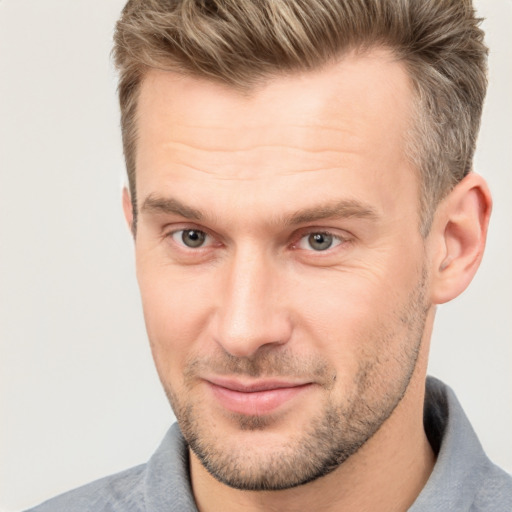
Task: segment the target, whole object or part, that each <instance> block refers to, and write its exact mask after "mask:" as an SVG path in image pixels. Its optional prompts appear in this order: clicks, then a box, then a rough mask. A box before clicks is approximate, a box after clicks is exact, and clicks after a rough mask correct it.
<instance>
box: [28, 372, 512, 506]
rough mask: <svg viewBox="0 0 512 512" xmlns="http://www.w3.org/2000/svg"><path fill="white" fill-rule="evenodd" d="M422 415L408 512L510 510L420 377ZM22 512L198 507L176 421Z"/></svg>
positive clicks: (448, 396) (438, 392)
mask: <svg viewBox="0 0 512 512" xmlns="http://www.w3.org/2000/svg"><path fill="white" fill-rule="evenodd" d="M424 418H425V419H424V423H425V432H426V433H427V437H428V439H429V442H430V444H431V446H432V448H433V450H434V452H435V453H436V454H437V461H436V464H435V466H434V470H433V471H432V474H431V475H430V478H429V480H428V482H427V484H426V485H425V487H424V488H423V490H422V492H421V493H420V494H419V496H418V497H417V499H416V501H415V502H414V503H413V505H412V506H411V507H410V508H409V512H437V511H439V512H441V511H442V512H484V511H485V512H512V477H511V476H510V475H508V474H507V473H505V472H504V471H503V470H501V469H500V468H498V467H497V466H495V465H494V464H493V463H492V462H491V461H490V460H489V459H488V458H487V456H486V455H485V453H484V451H483V449H482V446H481V445H480V442H479V441H478V438H477V436H476V434H475V432H474V430H473V428H472V427H471V425H470V423H469V421H468V419H467V417H466V415H465V414H464V411H463V410H462V407H461V406H460V404H459V402H458V400H457V398H456V397H455V394H454V393H453V391H452V390H451V389H450V388H449V387H447V386H446V385H444V384H443V383H442V382H440V381H438V380H436V379H433V378H428V379H427V392H426V397H425V415H424ZM27 512H197V508H196V505H195V502H194V497H193V495H192V489H191V486H190V479H189V470H188V448H187V445H186V443H185V441H184V439H183V436H182V435H181V432H180V430H179V428H178V425H177V424H174V425H173V426H172V427H171V428H170V429H169V431H168V432H167V434H166V436H165V438H164V440H163V441H162V443H161V445H160V447H159V448H158V449H157V451H156V452H155V454H154V455H153V456H152V457H151V459H150V460H149V461H148V462H147V464H142V465H140V466H136V467H134V468H132V469H128V470H126V471H123V472H122V473H118V474H116V475H112V476H108V477H106V478H102V479H101V480H98V481H96V482H93V483H90V484H88V485H85V486H83V487H80V488H78V489H76V490H73V491H70V492H67V493H65V494H62V495H61V496H58V497H56V498H53V499H51V500H49V501H47V502H45V503H43V504H42V505H39V506H38V507H35V508H33V509H31V510H30V511H27Z"/></svg>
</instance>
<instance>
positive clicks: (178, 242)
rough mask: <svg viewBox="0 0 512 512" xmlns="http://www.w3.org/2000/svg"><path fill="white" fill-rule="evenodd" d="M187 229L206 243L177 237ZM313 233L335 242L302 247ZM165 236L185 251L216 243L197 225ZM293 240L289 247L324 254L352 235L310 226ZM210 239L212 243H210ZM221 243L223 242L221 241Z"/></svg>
mask: <svg viewBox="0 0 512 512" xmlns="http://www.w3.org/2000/svg"><path fill="white" fill-rule="evenodd" d="M187 231H195V232H198V233H202V234H203V235H204V237H205V242H206V245H205V244H202V245H199V246H197V247H191V246H188V245H186V244H185V243H184V242H183V241H182V240H178V239H177V237H181V238H182V237H183V234H184V233H185V232H187ZM312 235H320V236H324V237H325V236H327V237H331V239H332V242H333V243H332V244H331V245H329V246H328V247H326V248H325V249H322V250H315V249H314V248H312V247H311V246H310V247H309V248H306V247H301V243H302V242H303V241H305V240H306V239H307V238H308V237H311V236H312ZM165 237H166V238H170V239H172V240H173V242H174V243H175V244H176V245H178V246H179V247H180V249H182V250H185V251H192V252H200V251H204V250H206V249H208V248H209V247H211V246H214V245H215V244H213V243H211V242H212V241H214V240H215V237H214V236H213V235H212V234H210V233H209V232H208V231H206V230H205V229H201V228H199V227H196V226H185V227H182V228H181V229H174V230H172V231H170V232H168V233H166V234H165ZM293 240H294V241H293V242H292V243H291V244H289V247H291V248H292V249H296V250H303V251H307V252H311V253H316V254H322V253H326V254H330V253H331V252H332V250H334V249H335V248H336V247H339V246H341V245H345V244H347V243H349V242H350V237H349V236H341V235H338V234H334V233H332V232H330V231H329V230H325V229H315V228H308V229H307V231H301V232H300V233H298V234H297V235H295V236H294V237H293ZM208 241H209V242H210V243H208ZM306 243H307V242H306ZM219 245H221V243H219Z"/></svg>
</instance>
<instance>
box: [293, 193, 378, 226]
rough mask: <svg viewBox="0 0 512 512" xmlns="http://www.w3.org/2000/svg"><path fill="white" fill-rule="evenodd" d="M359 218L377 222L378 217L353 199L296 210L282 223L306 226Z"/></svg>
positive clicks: (372, 209)
mask: <svg viewBox="0 0 512 512" xmlns="http://www.w3.org/2000/svg"><path fill="white" fill-rule="evenodd" d="M348 218H360V219H368V220H377V219H378V218H379V215H378V214H377V212H376V210H375V209H374V208H373V207H372V206H370V205H368V204H364V203H362V202H360V201H356V200H354V199H342V200H339V201H334V202H329V203H326V204H321V205H319V206H314V207H312V208H304V209H301V210H297V211H296V212H294V213H293V214H292V215H290V216H286V217H285V219H284V221H285V224H287V225H295V224H306V223H308V222H315V221H319V220H324V219H348Z"/></svg>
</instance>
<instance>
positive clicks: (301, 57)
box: [113, 0, 488, 236]
mask: <svg viewBox="0 0 512 512" xmlns="http://www.w3.org/2000/svg"><path fill="white" fill-rule="evenodd" d="M480 21H481V20H480V19H478V18H477V17H476V15H475V10H474V8H473V6H472V2H471V0H130V1H129V2H128V3H127V4H126V6H125V8H124V10H123V12H122V15H121V18H120V19H119V21H118V23H117V27H116V32H115V38H114V49H113V55H114V60H115V64H116V67H117V70H118V72H119V101H120V106H121V127H122V137H123V147H124V154H125V159H126V167H127V172H128V180H129V187H130V194H131V198H132V204H133V209H134V219H135V220H136V214H137V198H136V187H135V173H136V169H135V160H136V150H137V98H138V93H139V90H140V87H141V83H142V81H143V80H144V76H145V74H146V73H147V72H148V70H149V69H151V68H156V69H161V70H169V71H174V72H178V73H183V74H186V75H190V76H196V77H200V78H206V79H209V80H212V81H217V82H221V83H224V84H227V85H229V86H232V87H233V88H236V89H241V90H245V91H247V90H250V89H251V88H254V87H255V86H256V85H258V84H262V83H265V81H266V80H269V79H271V78H273V77H276V76H278V75H282V74H283V73H288V74H292V73H294V72H304V71H308V70H314V69H318V68H320V67H322V66H324V65H326V64H328V63H330V62H336V61H337V60H339V59H340V58H342V57H343V55H344V54H345V53H346V52H348V51H359V52H364V51H368V50H370V49H372V48H374V47H384V48H387V49H389V50H390V51H391V52H392V54H393V55H394V56H395V58H396V59H398V60H399V61H401V62H403V63H404V65H405V67H406V70H407V72H408V74H409V77H410V80H411V83H412V85H413V88H414V92H415V105H414V112H413V119H412V122H411V128H410V133H408V135H407V140H406V147H407V154H408V157H409V158H410V159H411V161H412V163H413V164H414V165H415V167H416V168H417V169H418V171H419V173H420V184H421V192H420V207H421V218H422V225H421V226H420V228H421V231H422V234H423V235H424V236H426V235H427V234H428V232H429V228H430V224H431V221H432V216H433V213H434V212H435V209H436V207H437V205H438V203H439V202H440V201H441V200H442V199H443V197H444V196H445V195H446V194H447V193H448V192H449V191H450V190H451V189H452V188H453V186H454V185H455V184H457V183H458V182H459V181H460V180H462V178H463V177H464V176H465V175H466V174H467V173H468V172H470V170H471V168H472V160H473V154H474V149H475V143H476V138H477V134H478V129H479V125H480V118H481V113H482V106H483V101H484V98H485V92H486V88H487V52H488V51H487V47H486V46H485V44H484V40H483V32H482V30H481V29H480V28H479V25H480ZM375 86H376V87H378V84H376V85H375Z"/></svg>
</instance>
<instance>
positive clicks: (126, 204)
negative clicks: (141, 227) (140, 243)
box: [123, 187, 134, 234]
mask: <svg viewBox="0 0 512 512" xmlns="http://www.w3.org/2000/svg"><path fill="white" fill-rule="evenodd" d="M123 212H124V218H125V220H126V223H127V224H128V227H129V228H130V231H131V233H132V234H134V230H133V228H134V226H133V206H132V200H131V198H130V192H128V189H127V188H126V187H123Z"/></svg>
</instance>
